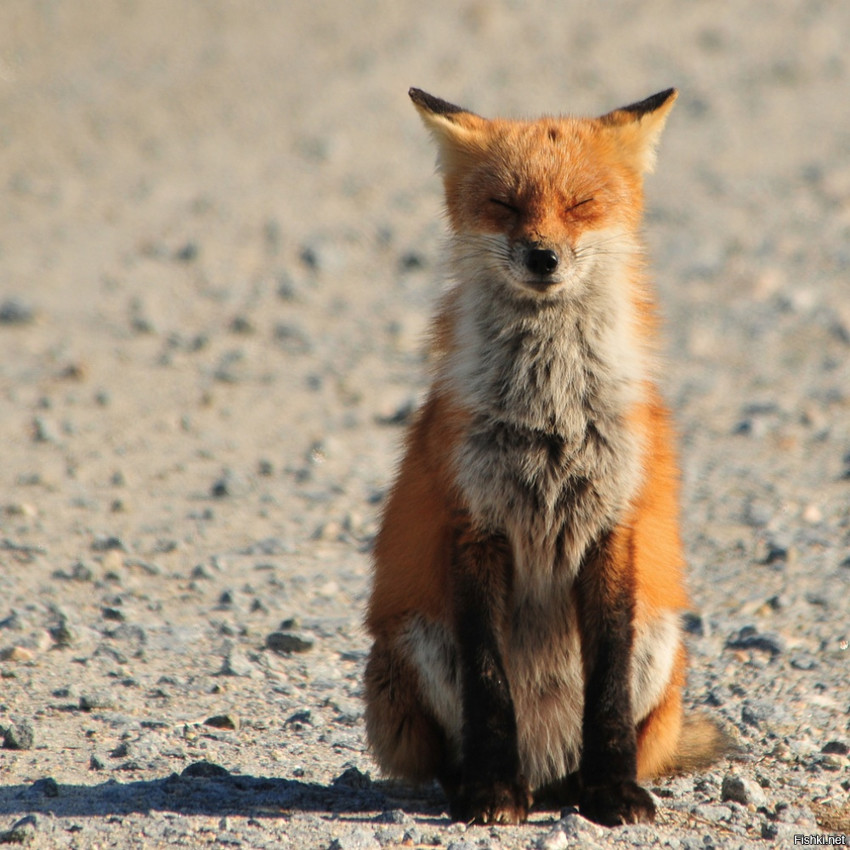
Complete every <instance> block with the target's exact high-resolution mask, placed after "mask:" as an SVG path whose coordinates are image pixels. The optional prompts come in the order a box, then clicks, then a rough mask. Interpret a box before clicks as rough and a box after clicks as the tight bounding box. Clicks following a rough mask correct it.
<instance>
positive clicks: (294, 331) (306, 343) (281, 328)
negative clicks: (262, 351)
mask: <svg viewBox="0 0 850 850" xmlns="http://www.w3.org/2000/svg"><path fill="white" fill-rule="evenodd" d="M274 339H275V342H276V343H277V344H278V345H279V346H280V347H281V348H282V349H283V350H284V351H285V352H286V353H287V354H309V353H310V352H311V351H312V350H313V342H312V340H311V339H310V337H309V335H308V334H307V332H306V331H304V330H303V329H302V328H299V327H298V326H297V325H290V324H283V323H281V324H278V325H277V326H276V327H275V329H274Z"/></svg>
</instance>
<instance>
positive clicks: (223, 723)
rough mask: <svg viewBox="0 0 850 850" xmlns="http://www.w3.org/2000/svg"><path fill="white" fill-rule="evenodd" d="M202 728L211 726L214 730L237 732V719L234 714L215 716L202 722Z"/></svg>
mask: <svg viewBox="0 0 850 850" xmlns="http://www.w3.org/2000/svg"><path fill="white" fill-rule="evenodd" d="M204 726H212V727H214V728H215V729H232V730H233V731H234V732H238V731H239V718H238V717H237V716H236V715H235V714H216V715H214V716H213V717H208V718H207V719H206V720H205V721H204Z"/></svg>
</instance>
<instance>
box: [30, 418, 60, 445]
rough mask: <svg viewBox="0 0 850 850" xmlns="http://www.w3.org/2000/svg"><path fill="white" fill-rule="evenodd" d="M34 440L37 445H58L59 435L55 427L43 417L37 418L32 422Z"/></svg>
mask: <svg viewBox="0 0 850 850" xmlns="http://www.w3.org/2000/svg"><path fill="white" fill-rule="evenodd" d="M32 438H33V440H34V441H35V442H36V443H58V442H59V435H58V433H57V431H56V429H55V427H54V426H53V425H52V424H51V423H50V422H48V421H47V420H46V419H45V418H44V417H43V416H36V417H35V418H34V419H33V421H32Z"/></svg>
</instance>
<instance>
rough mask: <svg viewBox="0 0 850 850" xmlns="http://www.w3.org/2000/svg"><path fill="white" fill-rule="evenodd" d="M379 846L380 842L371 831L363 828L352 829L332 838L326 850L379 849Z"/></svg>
mask: <svg viewBox="0 0 850 850" xmlns="http://www.w3.org/2000/svg"><path fill="white" fill-rule="evenodd" d="M380 847H381V845H380V842H379V841H378V839H377V838H375V836H374V834H373V833H371V832H369V831H368V830H365V829H354V830H352V831H351V832H348V833H346V834H345V835H340V836H337V837H336V838H334V839H333V840H332V841H331V843H330V844H329V845H328V850H380Z"/></svg>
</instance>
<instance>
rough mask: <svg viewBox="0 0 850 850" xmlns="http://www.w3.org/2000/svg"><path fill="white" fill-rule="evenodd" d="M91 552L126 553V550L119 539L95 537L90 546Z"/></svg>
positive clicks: (110, 536)
mask: <svg viewBox="0 0 850 850" xmlns="http://www.w3.org/2000/svg"><path fill="white" fill-rule="evenodd" d="M91 550H92V552H113V551H115V552H126V551H127V549H126V547H125V546H124V543H123V542H122V541H121V539H120V538H119V537H115V536H112V535H108V536H103V537H95V539H94V540H93V541H92V544H91Z"/></svg>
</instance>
